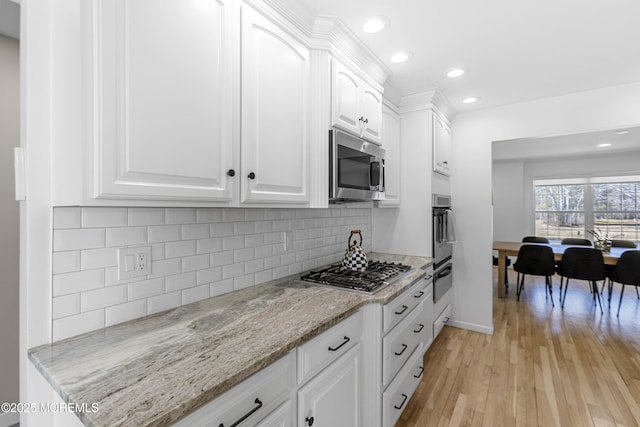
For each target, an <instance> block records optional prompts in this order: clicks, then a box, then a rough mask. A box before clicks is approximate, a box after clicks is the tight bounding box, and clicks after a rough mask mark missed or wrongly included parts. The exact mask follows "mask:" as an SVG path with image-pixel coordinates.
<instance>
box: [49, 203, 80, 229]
mask: <svg viewBox="0 0 640 427" xmlns="http://www.w3.org/2000/svg"><path fill="white" fill-rule="evenodd" d="M81 226H82V215H81V210H80V208H76V207H72V208H56V209H55V210H54V211H53V228H54V230H59V229H62V228H80V227H81Z"/></svg>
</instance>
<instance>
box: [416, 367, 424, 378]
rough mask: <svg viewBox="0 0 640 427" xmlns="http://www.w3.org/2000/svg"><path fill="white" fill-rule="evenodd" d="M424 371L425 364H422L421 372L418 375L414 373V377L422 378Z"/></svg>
mask: <svg viewBox="0 0 640 427" xmlns="http://www.w3.org/2000/svg"><path fill="white" fill-rule="evenodd" d="M423 372H424V366H420V373H419V374H418V375H414V376H413V378H420V377H421V376H422V373H423Z"/></svg>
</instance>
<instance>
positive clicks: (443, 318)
mask: <svg viewBox="0 0 640 427" xmlns="http://www.w3.org/2000/svg"><path fill="white" fill-rule="evenodd" d="M450 317H451V304H447V306H446V307H445V308H444V310H442V313H440V315H439V316H438V317H437V318H436V320H434V321H433V339H435V338H436V337H437V336H438V334H439V333H440V331H441V330H442V328H444V325H446V324H447V323H448V322H449V318H450Z"/></svg>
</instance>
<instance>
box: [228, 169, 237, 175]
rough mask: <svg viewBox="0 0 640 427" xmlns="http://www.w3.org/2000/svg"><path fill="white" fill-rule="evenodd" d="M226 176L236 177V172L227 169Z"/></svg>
mask: <svg viewBox="0 0 640 427" xmlns="http://www.w3.org/2000/svg"><path fill="white" fill-rule="evenodd" d="M227 175H229V176H231V177H234V176H236V171H234V170H233V169H229V170H228V171H227Z"/></svg>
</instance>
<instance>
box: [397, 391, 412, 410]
mask: <svg viewBox="0 0 640 427" xmlns="http://www.w3.org/2000/svg"><path fill="white" fill-rule="evenodd" d="M402 397H404V400H403V401H402V403H401V404H400V406H396V405H394V406H393V407H394V408H396V409H402V407H403V406H404V404H405V403H406V402H407V399H408V398H409V396H407V395H406V394H404V393H402Z"/></svg>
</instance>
